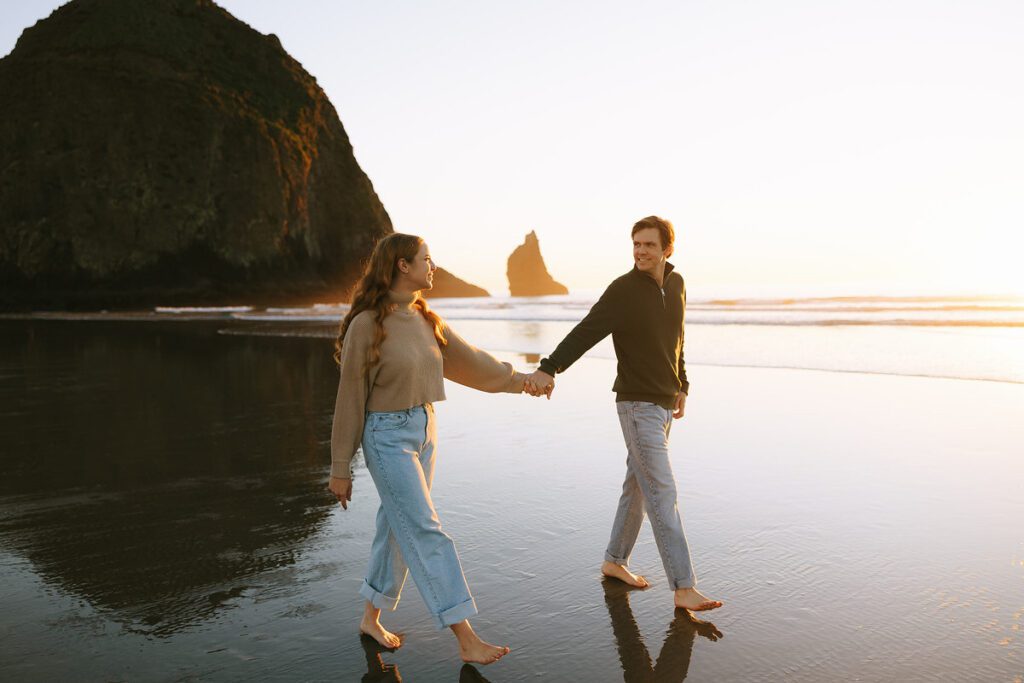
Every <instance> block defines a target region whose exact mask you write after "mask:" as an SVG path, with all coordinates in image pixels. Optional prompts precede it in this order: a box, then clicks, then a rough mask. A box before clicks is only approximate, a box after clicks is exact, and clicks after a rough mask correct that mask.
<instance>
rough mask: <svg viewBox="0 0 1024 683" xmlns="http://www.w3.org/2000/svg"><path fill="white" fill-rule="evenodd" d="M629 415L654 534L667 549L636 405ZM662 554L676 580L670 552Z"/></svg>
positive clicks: (632, 407)
mask: <svg viewBox="0 0 1024 683" xmlns="http://www.w3.org/2000/svg"><path fill="white" fill-rule="evenodd" d="M629 417H630V422H631V424H632V427H633V435H634V437H635V439H636V449H637V453H638V454H639V457H638V458H637V459H638V460H640V467H641V469H642V470H643V472H644V477H646V478H647V484H648V488H649V489H650V491H651V497H652V500H651V503H652V505H651V507H652V508H653V510H654V517H656V518H657V521H658V523H657V525H653V526H654V534H655V536H656V537H657V538H658V540H660V541H661V546H662V547H663V548H665V549H666V550H667V548H668V541H667V539H666V538H665V530H664V528H663V527H664V522H663V521H662V519H661V511H660V510H659V508H658V498H657V490H656V489H657V487H656V486H651V474H650V471H649V470H648V469H647V461H646V460H645V458H644V457H643V452H644V448H643V443H642V442H641V439H640V430H639V428H638V425H637V421H636V406H630V411H629ZM641 493H642V492H641ZM648 516H650V514H648ZM663 554H664V556H665V564H667V565H668V566H669V570H670V571H671V572H672V580H673V581H676V580H677V579H676V577H677V576H678V573H677V572H676V567H675V564H674V563H673V562H672V554H671V553H669V552H665V553H663Z"/></svg>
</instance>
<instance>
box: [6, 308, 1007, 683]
mask: <svg viewBox="0 0 1024 683" xmlns="http://www.w3.org/2000/svg"><path fill="white" fill-rule="evenodd" d="M222 326H223V325H222V324H219V323H217V324H214V323H210V324H205V323H200V322H196V323H185V324H181V323H175V324H170V325H164V324H159V323H154V324H147V325H138V324H133V323H127V322H126V323H113V322H111V323H83V322H58V321H32V322H23V321H18V322H14V321H0V332H2V334H0V340H2V341H0V351H2V355H0V359H2V360H0V377H2V379H0V431H2V433H3V434H4V445H3V449H2V461H0V467H2V469H0V475H2V476H0V520H2V521H0V586H3V588H2V591H3V605H4V610H3V613H2V614H3V615H2V616H0V674H2V676H3V678H5V679H8V680H54V679H61V680H99V679H102V680H235V679H239V678H248V677H254V678H259V679H281V680H299V679H301V680H340V681H358V680H367V681H369V680H397V679H398V677H400V678H401V679H402V680H405V681H456V680H481V678H480V675H482V676H483V677H484V679H486V680H490V681H493V682H494V683H497V682H498V681H520V680H553V681H575V680H579V681H616V680H626V681H634V680H658V681H661V680H664V681H680V680H683V679H684V678H688V679H689V680H698V681H700V680H764V681H774V680H793V681H819V680H836V679H839V680H851V679H858V680H869V681H870V680H906V681H913V680H921V681H924V680H951V681H963V680H979V681H989V680H1007V681H1012V680H1015V678H1017V677H1020V676H1022V675H1024V645H1022V642H1024V640H1022V639H1024V633H1022V631H1021V623H1022V621H1024V620H1022V616H1024V537H1022V535H1021V531H1020V530H1021V523H1020V520H1021V519H1024V458H1022V457H1021V456H1022V455H1024V446H1022V444H1024V422H1022V420H1021V419H1020V416H1021V415H1024V387H1022V386H1019V385H1013V384H1000V383H992V382H976V381H963V380H949V379H933V378H915V377H889V376H879V375H860V374H852V373H831V372H815V371H800V370H783V369H749V368H722V367H709V366H700V365H694V366H692V367H691V368H690V377H691V381H692V384H693V387H692V396H691V399H690V401H689V404H688V406H687V416H686V417H685V418H684V419H683V420H681V421H678V422H676V423H675V425H674V427H673V434H672V454H673V455H672V457H673V466H674V467H675V472H676V477H677V480H678V481H679V485H680V490H681V502H682V505H683V513H684V521H685V524H686V528H687V534H688V537H689V540H690V545H691V548H692V551H693V554H694V563H695V566H696V569H697V572H698V575H699V577H700V586H701V588H702V589H704V590H705V592H707V593H708V594H709V595H711V596H713V597H716V598H720V599H722V600H724V601H725V602H726V605H725V607H724V608H722V609H721V610H717V611H715V612H710V613H706V614H705V615H702V616H703V617H704V618H705V619H707V620H708V623H703V622H701V623H698V622H694V621H692V620H691V619H690V618H689V617H688V616H686V614H685V613H677V612H676V611H675V610H673V608H672V604H671V594H670V592H669V591H668V589H667V587H666V583H665V577H664V574H663V572H662V570H661V566H660V560H659V559H658V555H657V550H656V548H655V546H654V542H653V538H652V536H651V533H650V529H649V527H647V526H646V525H645V528H644V530H643V531H642V532H641V537H640V542H639V544H638V546H637V549H636V552H635V553H634V558H633V567H634V569H635V570H636V571H639V572H641V573H644V574H645V575H646V576H647V577H648V578H649V579H650V580H651V581H652V583H653V584H654V585H653V587H652V588H651V589H650V590H647V591H625V590H623V589H622V587H621V586H618V585H614V584H609V583H607V582H602V581H601V579H600V576H599V574H598V567H599V564H600V560H601V556H602V552H603V549H604V545H605V543H606V542H607V534H608V531H609V528H610V524H611V519H612V516H613V514H614V510H615V502H616V498H617V495H618V490H619V486H620V484H621V478H622V475H623V467H624V462H623V461H624V447H623V444H622V437H621V434H620V433H619V429H618V425H617V420H616V417H615V410H614V404H613V397H612V394H611V392H610V391H609V390H608V388H609V387H610V385H611V381H612V378H613V376H614V363H613V362H611V361H608V360H605V359H600V358H596V359H584V360H582V361H581V362H580V363H579V364H578V365H577V366H574V367H573V368H572V369H571V370H570V371H569V372H568V373H567V374H566V375H565V376H563V377H561V378H560V382H559V385H558V387H557V389H556V393H555V397H554V399H553V400H552V401H550V402H548V401H544V400H541V399H531V398H528V397H518V396H510V395H497V396H492V395H484V394H479V393H477V392H473V391H471V390H468V389H465V388H463V387H459V386H455V385H449V390H448V393H449V400H448V401H446V402H444V403H441V404H438V406H437V414H438V420H439V438H440V460H439V465H438V468H439V469H438V473H437V480H436V483H435V492H434V495H435V502H436V505H437V507H438V510H439V513H440V515H441V518H442V521H443V522H444V524H445V526H446V527H447V530H448V531H449V533H450V534H451V535H452V536H453V537H454V538H455V540H456V543H457V545H458V547H459V551H460V554H461V557H462V562H463V565H464V567H465V570H466V574H467V576H468V578H469V582H470V585H471V587H472V589H473V592H474V595H475V597H476V599H477V603H478V606H479V607H480V610H481V614H480V615H479V617H477V618H476V619H475V620H474V625H475V626H476V627H477V629H478V630H479V631H480V632H481V633H482V634H484V635H485V636H486V637H488V638H490V639H492V640H494V641H497V642H502V643H507V644H509V645H510V646H511V647H512V648H513V652H512V654H511V655H509V656H508V657H506V658H505V659H504V660H502V661H501V662H500V663H498V664H496V665H494V666H491V667H487V668H482V669H480V670H479V672H477V671H476V670H475V669H473V668H472V667H465V668H464V667H462V665H461V663H460V662H459V661H458V658H457V649H456V647H455V641H454V639H453V638H452V637H451V636H450V635H449V634H447V633H444V632H437V631H434V630H433V627H432V626H431V622H430V620H429V618H428V616H427V614H426V612H425V610H424V607H423V603H422V601H421V600H420V598H419V595H418V594H417V592H416V590H415V586H414V585H413V584H412V582H410V583H409V584H408V585H407V588H406V593H405V595H404V596H403V600H402V602H401V604H400V606H399V608H398V611H397V612H395V613H393V614H387V615H386V623H387V625H388V626H389V627H391V628H392V629H395V630H398V631H401V632H404V634H405V637H406V644H405V646H404V647H403V648H402V649H401V650H399V651H397V652H394V653H387V652H385V653H380V652H379V651H378V650H377V649H376V648H374V647H372V646H370V645H368V644H366V643H365V642H364V641H361V640H360V638H359V637H358V635H357V624H358V615H359V610H360V608H361V599H360V598H359V596H358V595H357V590H358V586H359V583H360V581H361V579H362V572H363V569H364V567H365V563H366V557H367V553H368V549H369V542H370V537H371V532H372V519H373V516H374V514H375V511H376V506H377V496H376V493H375V491H374V489H373V485H372V482H371V481H370V480H369V477H368V476H367V475H366V473H365V470H360V471H359V472H358V473H357V480H356V482H355V499H354V501H353V505H352V506H351V508H350V509H349V510H348V511H347V512H345V511H342V510H341V509H340V508H339V507H338V506H337V505H336V504H334V503H332V501H331V498H330V496H329V495H326V494H325V493H324V491H323V486H324V483H325V481H326V473H327V458H328V454H327V442H328V439H329V435H330V418H331V411H332V408H333V400H334V390H335V378H336V375H335V374H334V371H333V368H332V365H331V359H330V342H329V341H327V340H324V339H302V338H275V337H266V336H260V337H250V336H237V335H223V334H217V330H218V329H219V327H222ZM501 356H502V357H503V358H505V359H507V360H510V361H512V362H513V363H515V364H516V365H518V366H524V365H525V364H526V363H527V361H528V360H532V359H527V358H525V357H524V356H521V355H517V354H501Z"/></svg>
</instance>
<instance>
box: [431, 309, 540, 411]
mask: <svg viewBox="0 0 1024 683" xmlns="http://www.w3.org/2000/svg"><path fill="white" fill-rule="evenodd" d="M444 327H445V336H446V337H447V338H448V345H447V346H445V347H444V349H442V351H441V354H442V356H443V357H444V376H445V379H450V380H451V381H453V382H458V383H459V384H462V385H465V386H467V387H470V388H472V389H477V390H479V391H486V392H489V393H492V394H494V393H500V392H503V393H508V394H518V393H521V392H522V391H523V380H525V378H526V376H525V375H524V374H523V373H521V372H516V371H515V369H514V368H513V367H512V365H511V363H503V362H501V361H500V360H498V359H497V358H495V357H494V356H492V355H491V354H489V353H487V352H486V351H483V350H482V349H478V348H476V347H475V346H473V345H472V344H470V343H468V342H467V341H466V340H465V339H463V338H462V337H460V336H459V335H458V333H457V332H456V331H455V330H453V329H452V328H451V327H449V326H448V324H447V323H445V326H444Z"/></svg>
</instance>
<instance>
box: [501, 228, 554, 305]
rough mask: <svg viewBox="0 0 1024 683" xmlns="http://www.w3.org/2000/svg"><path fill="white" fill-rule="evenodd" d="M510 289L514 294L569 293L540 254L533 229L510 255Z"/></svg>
mask: <svg viewBox="0 0 1024 683" xmlns="http://www.w3.org/2000/svg"><path fill="white" fill-rule="evenodd" d="M508 289H509V293H510V294H512V296H544V295H547V294H568V293H569V290H568V289H567V288H566V286H565V285H563V284H561V283H559V282H555V279H554V278H553V277H551V274H550V273H548V269H547V267H546V266H545V265H544V257H543V256H541V255H540V242H539V241H538V240H537V233H536V232H533V231H531V232H530V234H529V235H527V236H526V241H525V242H523V243H522V244H520V245H519V246H518V247H516V250H515V251H513V252H512V255H511V256H509V257H508Z"/></svg>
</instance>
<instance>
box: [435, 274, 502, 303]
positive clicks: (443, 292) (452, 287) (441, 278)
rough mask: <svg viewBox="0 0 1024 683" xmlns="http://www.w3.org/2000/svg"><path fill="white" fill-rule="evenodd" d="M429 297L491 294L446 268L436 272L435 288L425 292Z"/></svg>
mask: <svg viewBox="0 0 1024 683" xmlns="http://www.w3.org/2000/svg"><path fill="white" fill-rule="evenodd" d="M424 294H426V295H427V297H428V298H431V299H438V298H441V297H446V296H490V293H489V292H488V291H487V290H486V289H484V288H483V287H477V286H476V285H473V284H470V283H468V282H466V281H465V280H460V279H459V278H457V277H455V276H454V275H452V274H451V273H449V272H448V271H447V270H445V269H444V268H438V269H437V272H435V273H434V287H433V289H431V290H429V291H426V292H424Z"/></svg>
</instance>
